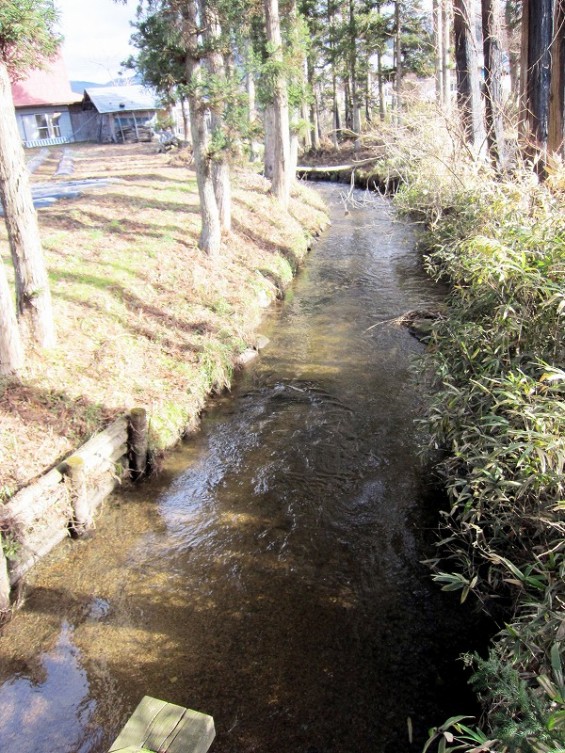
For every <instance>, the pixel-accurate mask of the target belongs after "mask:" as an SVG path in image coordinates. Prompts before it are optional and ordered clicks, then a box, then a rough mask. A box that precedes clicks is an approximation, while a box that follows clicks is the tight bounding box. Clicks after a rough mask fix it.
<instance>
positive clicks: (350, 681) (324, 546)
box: [0, 185, 474, 753]
mask: <svg viewBox="0 0 565 753" xmlns="http://www.w3.org/2000/svg"><path fill="white" fill-rule="evenodd" d="M320 190H321V191H322V193H323V195H324V197H325V199H326V201H327V202H328V204H329V205H330V207H331V212H332V226H331V227H330V229H329V230H328V231H327V232H326V233H325V234H324V235H323V237H322V238H321V239H320V240H319V241H318V242H317V243H316V244H315V246H314V250H313V252H312V253H311V255H310V257H309V259H308V260H307V262H306V265H305V267H304V269H303V270H302V272H301V273H300V275H299V277H298V279H297V281H296V282H295V283H294V285H293V287H292V288H291V289H290V291H289V294H288V296H287V299H286V301H285V302H284V303H283V304H281V305H280V306H278V307H277V310H276V311H275V312H273V313H272V314H269V315H268V318H267V319H266V320H265V323H264V327H263V333H264V334H265V335H266V336H267V337H269V338H270V344H269V346H268V347H267V348H266V349H265V350H264V351H262V354H261V356H260V358H259V359H258V360H257V361H256V362H255V363H254V364H253V365H252V366H251V367H250V368H248V370H247V371H246V372H245V373H244V374H243V375H242V376H241V377H240V378H238V380H237V383H236V385H235V387H234V389H233V390H232V392H231V393H230V394H229V395H225V396H222V397H221V398H219V399H217V400H215V401H214V404H213V405H212V406H211V408H210V410H209V411H208V414H207V415H206V417H205V418H204V420H203V424H202V430H201V431H200V432H199V433H198V434H197V435H196V436H195V437H193V438H191V439H190V441H188V442H186V443H185V444H183V446H181V447H180V448H178V450H176V451H175V452H172V453H171V454H170V455H169V456H168V457H167V459H166V461H165V467H164V469H163V472H162V473H161V474H160V476H159V477H157V478H154V479H150V480H149V481H148V482H146V483H144V484H143V485H141V486H139V487H137V488H135V489H129V490H124V491H122V492H120V493H118V494H116V495H115V496H114V497H113V498H112V500H111V501H110V502H109V503H107V504H106V505H105V508H104V514H103V515H101V516H100V517H99V520H98V524H97V531H96V536H95V538H94V539H93V540H89V541H78V542H68V543H65V544H64V545H62V546H61V547H59V548H58V549H57V550H56V551H55V552H54V553H53V554H52V555H50V556H49V557H48V558H47V559H46V560H45V561H44V562H43V563H42V564H41V565H39V566H38V567H37V568H36V570H35V571H34V573H33V574H32V575H31V577H30V579H29V583H28V585H27V587H26V601H25V605H24V608H23V609H22V610H21V611H20V612H18V614H17V615H16V617H15V619H14V620H13V621H12V622H11V623H10V625H8V627H7V628H6V629H5V631H4V634H3V636H2V637H1V638H0V658H1V662H0V751H1V752H2V753H53V752H54V751H57V753H105V751H107V750H108V748H109V746H110V744H111V742H112V741H113V739H114V738H115V737H116V735H117V733H118V731H119V730H120V728H121V726H122V725H123V724H124V723H125V721H126V720H127V718H128V717H129V715H130V714H131V712H132V711H133V709H134V708H135V706H136V705H137V703H138V702H139V700H140V699H141V697H142V696H143V695H152V696H155V697H158V698H162V699H164V700H167V701H171V702H172V703H178V704H180V705H183V706H188V707H190V708H193V709H196V710H198V711H202V712H205V713H208V714H211V715H212V716H213V717H214V720H215V724H216V730H217V738H216V741H215V742H214V744H213V746H212V749H211V751H212V753H252V752H255V751H257V752H259V751H260V752H261V753H270V752H271V751H272V752H274V753H392V752H393V751H394V753H404V752H406V753H409V752H410V751H420V750H421V747H422V744H423V742H424V741H425V739H426V733H427V729H428V728H429V727H431V726H432V725H437V724H440V723H441V722H443V721H444V720H445V718H446V717H447V716H448V715H450V714H452V713H472V712H473V710H474V709H473V707H472V704H471V701H470V699H469V698H468V696H467V691H466V688H465V683H464V679H463V670H462V667H461V662H459V661H457V655H458V653H459V651H460V650H461V646H463V645H469V644H471V645H472V639H470V638H469V631H472V625H471V624H469V619H468V616H465V615H464V614H463V613H462V612H461V611H460V610H459V608H458V607H457V600H456V599H453V598H448V597H447V596H446V595H445V594H443V593H441V592H440V591H439V590H438V588H437V586H435V585H434V584H433V583H432V582H431V580H430V577H429V573H428V571H427V570H426V568H425V566H423V565H422V564H420V563H421V560H422V559H423V558H424V557H425V556H426V554H428V553H429V550H428V549H427V548H426V547H427V544H426V543H425V542H426V540H429V537H428V536H427V534H426V531H427V530H428V529H429V527H430V526H433V525H434V512H433V511H434V507H435V506H436V505H437V501H436V500H435V499H434V498H433V493H432V492H431V490H430V485H429V484H428V475H429V474H428V472H427V471H426V468H425V466H424V465H423V463H422V461H421V460H420V458H419V455H418V448H419V446H420V444H421V443H422V441H423V438H422V437H421V436H419V430H417V429H416V428H415V425H414V422H413V421H414V418H416V417H417V416H418V414H419V412H420V411H421V400H422V397H421V394H419V388H418V387H417V385H416V382H415V377H414V374H413V368H412V362H413V359H414V356H415V355H416V354H417V353H419V352H420V351H421V349H422V346H421V345H420V344H419V343H418V342H417V341H416V340H415V339H414V338H413V337H411V336H410V334H409V333H408V331H407V330H406V329H405V328H403V327H402V326H400V325H399V324H398V323H396V322H395V321H393V320H394V319H395V318H397V317H398V316H399V315H401V314H403V313H404V312H406V311H409V310H411V309H418V308H425V307H433V306H434V304H436V303H437V302H438V301H439V300H441V297H442V292H441V291H439V290H437V289H436V287H435V286H434V285H433V283H432V282H431V281H429V280H428V279H427V278H426V276H425V275H424V273H423V271H422V270H421V266H420V261H419V257H418V254H417V252H416V251H415V249H414V238H413V235H412V232H411V229H410V228H409V227H408V226H407V225H406V224H405V223H404V222H402V221H398V220H397V218H396V217H395V215H394V213H393V210H392V209H391V207H390V204H389V202H388V201H387V200H385V199H382V198H381V197H378V196H373V195H369V194H366V193H363V192H361V191H354V192H353V194H352V198H353V203H351V202H350V203H349V204H347V208H346V203H345V201H344V197H345V196H346V195H347V194H348V190H347V188H344V187H343V186H337V185H324V186H320ZM469 708H471V711H470V712H469Z"/></svg>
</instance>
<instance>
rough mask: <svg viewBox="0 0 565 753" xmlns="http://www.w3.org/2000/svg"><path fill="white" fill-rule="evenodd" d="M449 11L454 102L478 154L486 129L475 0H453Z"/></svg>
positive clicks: (483, 150) (480, 153)
mask: <svg viewBox="0 0 565 753" xmlns="http://www.w3.org/2000/svg"><path fill="white" fill-rule="evenodd" d="M453 11H454V14H453V28H454V32H455V68H456V75H457V104H458V106H459V112H460V114H461V120H462V123H463V129H464V133H465V137H466V140H467V141H468V143H469V144H470V146H471V147H472V149H473V151H474V153H475V155H477V156H479V155H482V154H484V152H485V147H486V131H485V123H484V100H483V98H482V96H481V83H480V79H479V65H478V49H477V47H478V45H477V39H476V34H475V0H454V3H453Z"/></svg>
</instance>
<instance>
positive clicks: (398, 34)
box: [394, 0, 402, 125]
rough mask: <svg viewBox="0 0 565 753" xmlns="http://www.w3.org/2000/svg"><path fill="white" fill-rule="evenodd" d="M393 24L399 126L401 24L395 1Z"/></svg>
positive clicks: (400, 103) (400, 105)
mask: <svg viewBox="0 0 565 753" xmlns="http://www.w3.org/2000/svg"><path fill="white" fill-rule="evenodd" d="M394 23H395V36H394V59H395V63H396V75H395V77H394V79H395V93H396V96H395V108H394V109H395V110H396V122H397V124H398V125H400V122H401V116H400V111H401V109H402V99H401V97H402V37H401V34H402V24H401V17H400V0H396V2H395V4H394Z"/></svg>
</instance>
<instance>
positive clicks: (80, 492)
mask: <svg viewBox="0 0 565 753" xmlns="http://www.w3.org/2000/svg"><path fill="white" fill-rule="evenodd" d="M63 471H64V473H65V476H67V477H68V479H69V481H70V482H71V503H72V506H73V525H72V528H73V531H74V533H75V534H76V535H77V536H83V535H84V534H85V533H86V532H87V531H88V530H89V529H90V528H92V527H93V523H92V513H91V511H90V505H89V503H88V497H87V496H86V473H85V469H84V460H83V459H82V458H80V457H78V455H71V457H70V458H67V459H66V460H65V462H64V463H63Z"/></svg>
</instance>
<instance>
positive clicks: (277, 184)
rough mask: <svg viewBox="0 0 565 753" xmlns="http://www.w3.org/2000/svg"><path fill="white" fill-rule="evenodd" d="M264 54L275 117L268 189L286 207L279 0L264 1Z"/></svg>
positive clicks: (287, 179) (284, 89)
mask: <svg viewBox="0 0 565 753" xmlns="http://www.w3.org/2000/svg"><path fill="white" fill-rule="evenodd" d="M264 10H265V32H266V37H267V55H268V59H269V64H270V74H271V84H272V90H273V109H274V115H275V123H274V126H275V127H274V142H275V157H274V162H273V179H272V184H271V190H272V192H273V194H274V195H275V196H276V198H277V199H278V201H279V203H280V204H281V206H283V207H284V208H286V207H288V202H289V199H290V186H291V180H292V175H291V159H290V118H289V108H288V87H287V82H286V77H285V72H284V61H283V49H282V37H281V24H280V16H279V3H278V0H264Z"/></svg>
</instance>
